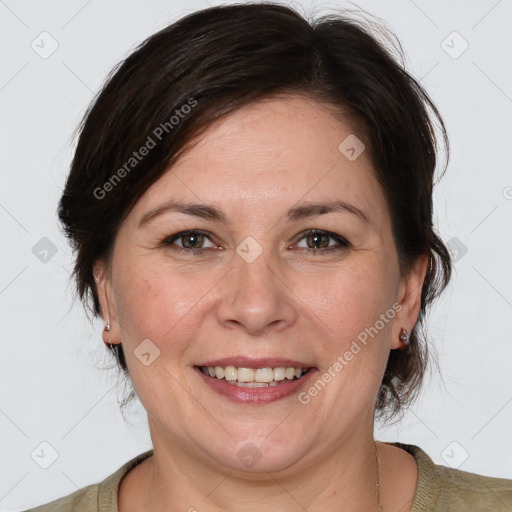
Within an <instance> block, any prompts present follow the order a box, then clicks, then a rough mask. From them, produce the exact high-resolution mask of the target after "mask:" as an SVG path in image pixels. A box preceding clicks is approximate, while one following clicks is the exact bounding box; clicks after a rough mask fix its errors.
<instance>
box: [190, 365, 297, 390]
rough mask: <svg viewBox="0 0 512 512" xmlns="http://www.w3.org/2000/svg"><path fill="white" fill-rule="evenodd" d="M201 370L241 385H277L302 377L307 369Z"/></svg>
mask: <svg viewBox="0 0 512 512" xmlns="http://www.w3.org/2000/svg"><path fill="white" fill-rule="evenodd" d="M199 368H200V369H201V371H202V372H203V373H204V374H205V375H208V376H210V377H213V378H216V379H219V380H226V381H228V382H229V383H230V384H233V385H237V386H241V387H251V388H256V387H258V388H259V387H267V386H276V385H277V384H279V383H280V382H281V381H284V380H296V379H300V377H302V375H304V373H306V371H307V369H305V368H293V367H288V368H285V367H284V366H278V367H276V368H269V367H266V368H256V369H253V368H244V367H240V368H236V367H235V366H226V367H222V366H214V367H206V366H200V367H199Z"/></svg>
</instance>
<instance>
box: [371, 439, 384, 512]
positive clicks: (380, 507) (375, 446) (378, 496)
mask: <svg viewBox="0 0 512 512" xmlns="http://www.w3.org/2000/svg"><path fill="white" fill-rule="evenodd" d="M373 447H374V448H375V460H376V461H377V500H378V502H379V510H384V508H383V507H382V503H381V502H380V476H379V453H378V451H377V444H376V443H375V441H374V442H373Z"/></svg>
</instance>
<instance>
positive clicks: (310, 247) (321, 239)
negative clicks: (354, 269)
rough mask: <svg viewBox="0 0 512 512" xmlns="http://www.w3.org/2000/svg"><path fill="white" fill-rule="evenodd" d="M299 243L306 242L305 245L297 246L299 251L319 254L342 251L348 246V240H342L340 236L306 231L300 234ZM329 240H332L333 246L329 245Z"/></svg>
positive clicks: (324, 232) (325, 232)
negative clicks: (304, 250) (303, 250)
mask: <svg viewBox="0 0 512 512" xmlns="http://www.w3.org/2000/svg"><path fill="white" fill-rule="evenodd" d="M301 237H302V238H301V241H300V242H299V244H300V243H302V240H304V241H305V242H306V245H305V246H304V245H302V246H301V245H298V247H299V248H301V249H306V250H307V251H310V252H312V253H315V252H316V251H318V252H319V253H320V252H329V251H332V250H336V249H343V248H346V247H349V246H350V243H349V242H348V240H346V239H345V238H343V237H342V236H340V235H336V234H335V233H329V232H328V231H320V230H312V229H310V230H308V231H305V232H304V233H302V234H301ZM331 240H334V241H335V242H337V243H335V244H332V243H331Z"/></svg>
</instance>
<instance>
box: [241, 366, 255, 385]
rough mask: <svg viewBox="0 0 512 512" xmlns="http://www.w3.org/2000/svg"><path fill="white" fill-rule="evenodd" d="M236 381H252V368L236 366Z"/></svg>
mask: <svg viewBox="0 0 512 512" xmlns="http://www.w3.org/2000/svg"><path fill="white" fill-rule="evenodd" d="M238 382H254V370H253V369H252V368H238Z"/></svg>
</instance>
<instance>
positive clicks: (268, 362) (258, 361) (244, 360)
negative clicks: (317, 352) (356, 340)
mask: <svg viewBox="0 0 512 512" xmlns="http://www.w3.org/2000/svg"><path fill="white" fill-rule="evenodd" d="M197 366H209V367H213V366H223V367H226V366H235V367H237V368H253V369H256V368H277V367H279V366H284V367H285V368H304V369H306V368H313V365H310V364H306V363H301V362H300V361H294V360H293V359H285V358H282V357H262V358H255V359H253V358H250V357H247V356H233V357H224V358H222V359H212V360H211V361H205V362H203V363H200V364H198V365H197Z"/></svg>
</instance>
